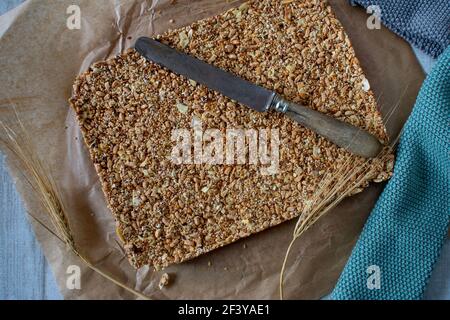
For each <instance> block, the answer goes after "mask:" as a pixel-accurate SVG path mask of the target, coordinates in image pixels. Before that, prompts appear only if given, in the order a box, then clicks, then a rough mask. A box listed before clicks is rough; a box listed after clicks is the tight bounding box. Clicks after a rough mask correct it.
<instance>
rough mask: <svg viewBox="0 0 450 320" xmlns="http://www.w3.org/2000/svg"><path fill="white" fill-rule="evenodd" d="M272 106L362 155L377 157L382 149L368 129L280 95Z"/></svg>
mask: <svg viewBox="0 0 450 320" xmlns="http://www.w3.org/2000/svg"><path fill="white" fill-rule="evenodd" d="M271 107H272V108H273V109H275V110H277V111H280V112H283V113H286V115H287V116H288V117H289V118H291V119H292V120H294V121H296V122H298V123H300V124H301V125H303V126H305V127H307V128H309V129H311V130H313V131H314V132H316V133H318V134H319V135H321V136H322V137H324V138H325V139H327V140H329V141H331V142H333V143H334V144H336V145H338V146H339V147H342V148H344V149H345V150H348V151H350V152H351V153H354V154H356V155H359V156H361V157H364V158H373V157H376V156H377V155H378V154H379V153H380V151H381V149H382V145H381V143H380V142H379V141H378V139H377V138H376V137H374V136H373V135H371V134H370V133H368V132H367V131H364V130H362V129H360V128H357V127H355V126H353V125H351V124H348V123H346V122H343V121H340V120H338V119H336V118H333V117H331V116H328V115H326V114H323V113H320V112H318V111H315V110H312V109H310V108H307V107H305V106H302V105H299V104H296V103H293V102H290V101H287V100H284V99H283V98H281V97H280V96H279V95H276V96H275V97H274V100H273V102H272V104H271Z"/></svg>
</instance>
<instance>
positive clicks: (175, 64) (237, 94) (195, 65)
mask: <svg viewBox="0 0 450 320" xmlns="http://www.w3.org/2000/svg"><path fill="white" fill-rule="evenodd" d="M135 49H136V50H137V51H138V52H139V53H140V54H141V55H143V56H144V57H145V58H146V59H147V60H149V61H152V62H155V63H157V64H159V65H162V66H163V67H166V68H167V69H169V70H171V71H172V72H175V73H177V74H179V75H182V76H185V77H186V78H188V79H192V80H194V81H196V82H198V83H201V84H203V85H205V86H207V87H208V88H210V89H213V90H215V91H218V92H220V93H221V94H223V95H225V96H227V97H229V98H231V99H233V100H236V101H237V102H239V103H242V104H244V105H246V106H247V107H250V108H252V109H254V110H257V111H261V112H262V111H267V110H268V109H269V107H270V105H271V103H272V101H273V99H274V97H275V93H274V92H272V91H270V90H267V89H265V88H263V87H260V86H258V85H255V84H253V83H251V82H249V81H246V80H244V79H242V78H240V77H238V76H235V75H234V74H232V73H229V72H226V71H224V70H221V69H219V68H217V67H215V66H213V65H211V64H208V63H206V62H204V61H202V60H199V59H197V58H194V57H192V56H190V55H187V54H184V53H182V52H179V51H177V50H175V49H172V48H171V47H169V46H167V45H165V44H163V43H161V42H158V41H156V40H153V39H150V38H146V37H141V38H139V39H138V40H137V41H136V44H135Z"/></svg>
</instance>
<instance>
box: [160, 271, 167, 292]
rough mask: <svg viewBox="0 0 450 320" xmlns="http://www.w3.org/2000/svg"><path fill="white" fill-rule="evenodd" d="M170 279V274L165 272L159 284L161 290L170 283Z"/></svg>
mask: <svg viewBox="0 0 450 320" xmlns="http://www.w3.org/2000/svg"><path fill="white" fill-rule="evenodd" d="M169 281H170V278H169V274H167V273H164V274H163V275H162V276H161V279H160V280H159V284H158V287H159V290H162V289H163V288H164V287H167V286H168V285H169Z"/></svg>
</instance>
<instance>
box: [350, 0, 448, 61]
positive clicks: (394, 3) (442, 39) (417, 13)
mask: <svg viewBox="0 0 450 320" xmlns="http://www.w3.org/2000/svg"><path fill="white" fill-rule="evenodd" d="M350 3H351V4H352V5H356V4H358V5H361V6H363V7H365V8H367V7H368V6H372V5H376V6H379V8H380V9H381V21H382V22H383V24H384V25H386V26H387V27H388V28H389V29H391V30H392V31H394V32H395V33H397V34H398V35H400V36H401V37H403V38H404V39H406V40H407V41H408V42H409V43H411V44H413V45H415V46H416V47H418V48H419V49H421V50H423V51H425V52H426V53H428V54H429V55H431V56H432V57H433V58H437V57H438V56H439V55H440V54H441V53H442V52H443V51H444V50H445V48H447V47H448V46H449V45H450V1H449V0H350Z"/></svg>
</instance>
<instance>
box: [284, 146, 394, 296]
mask: <svg viewBox="0 0 450 320" xmlns="http://www.w3.org/2000/svg"><path fill="white" fill-rule="evenodd" d="M395 143H396V141H395V142H394V144H393V145H395ZM393 145H392V146H389V147H385V148H384V149H383V151H382V152H381V153H380V154H379V155H378V157H377V158H376V161H379V163H385V161H386V160H387V159H388V157H389V156H390V154H391V151H392V149H393ZM373 161H374V159H365V160H362V159H361V158H357V159H355V158H354V157H352V156H350V155H349V156H347V158H345V159H344V162H343V164H342V165H341V166H340V167H339V169H338V171H337V172H336V173H327V174H326V175H325V176H324V178H323V179H322V180H321V182H320V184H319V187H318V189H317V191H316V192H315V193H314V194H313V195H312V197H311V199H310V200H309V201H308V202H307V203H306V205H305V207H304V208H303V210H302V212H301V214H300V217H299V218H298V220H297V223H296V225H295V228H294V231H293V236H292V239H291V241H290V243H289V245H288V247H287V250H286V253H285V256H284V259H283V263H282V266H281V271H280V278H279V292H280V299H281V300H282V299H283V284H284V272H285V269H286V265H287V261H288V258H289V254H290V252H291V250H292V247H293V245H294V243H295V241H296V240H297V239H298V238H299V237H300V236H302V235H303V234H304V233H305V231H306V230H308V229H309V228H310V227H311V226H312V225H313V224H314V223H315V222H316V221H317V220H318V219H320V218H321V217H322V216H323V215H325V214H326V213H327V212H328V211H330V210H331V209H332V208H334V207H335V206H337V205H338V204H339V203H340V202H341V201H342V200H343V199H344V198H345V197H347V196H349V195H351V194H352V192H353V191H354V190H355V189H357V188H360V187H361V186H362V185H363V184H364V183H365V182H366V181H368V180H369V179H370V177H373V176H374V175H375V174H376V173H377V172H378V169H379V168H378V167H377V166H374V165H372V164H373ZM351 181H353V182H351Z"/></svg>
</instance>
